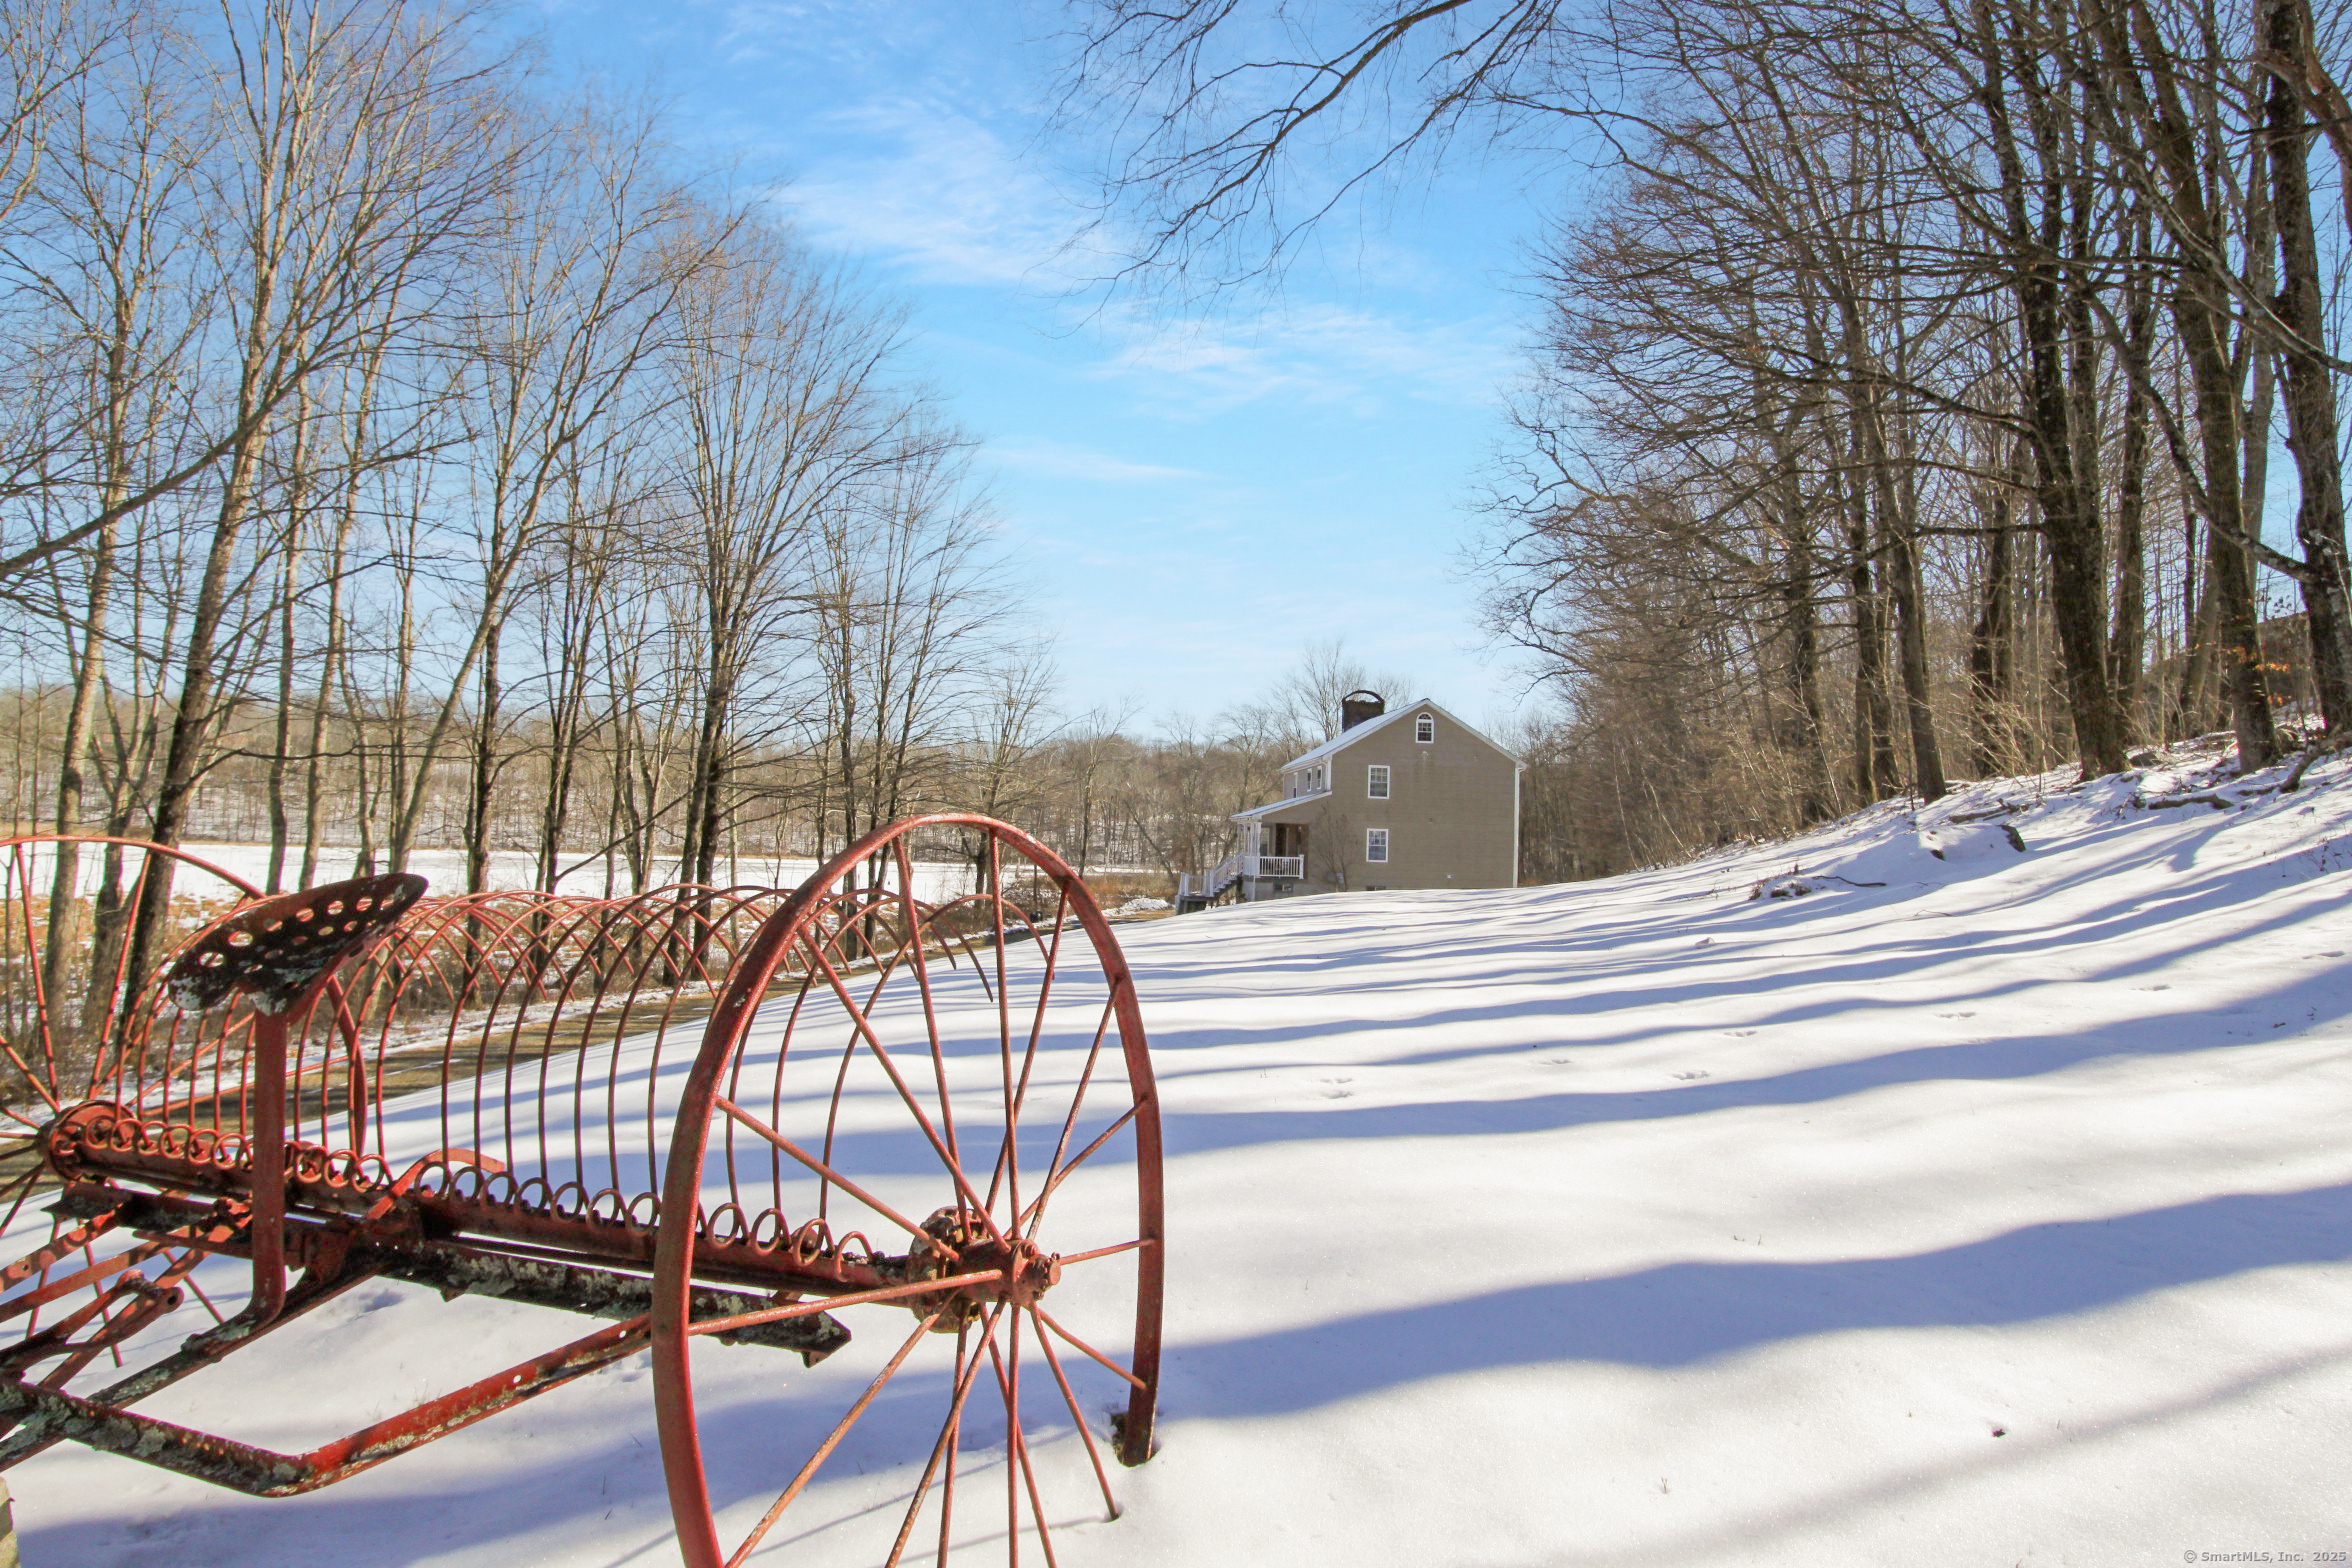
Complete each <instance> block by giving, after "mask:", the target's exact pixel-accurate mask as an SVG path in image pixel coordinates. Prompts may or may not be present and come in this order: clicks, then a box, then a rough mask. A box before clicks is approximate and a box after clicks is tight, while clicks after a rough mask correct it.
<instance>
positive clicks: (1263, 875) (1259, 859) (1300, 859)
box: [1176, 855, 1307, 905]
mask: <svg viewBox="0 0 2352 1568" xmlns="http://www.w3.org/2000/svg"><path fill="white" fill-rule="evenodd" d="M1306 874H1307V857H1306V856H1304V855H1227V856H1226V857H1225V858H1224V859H1223V860H1220V861H1218V862H1217V866H1216V869H1215V870H1213V871H1209V872H1206V873H1204V874H1202V875H1200V876H1197V877H1196V876H1193V875H1192V874H1191V873H1189V872H1178V873H1177V874H1176V900H1177V903H1178V904H1179V905H1182V904H1183V902H1184V901H1185V900H1187V899H1192V898H1198V899H1203V900H1205V901H1207V902H1210V903H1214V902H1216V901H1217V900H1218V899H1220V898H1222V897H1224V896H1225V890H1226V889H1227V888H1229V887H1231V886H1233V884H1234V883H1236V882H1238V881H1240V880H1241V879H1242V878H1244V877H1251V878H1257V879H1268V878H1275V877H1285V878H1288V879H1290V880H1292V881H1298V880H1301V879H1303V878H1304V877H1305V876H1306Z"/></svg>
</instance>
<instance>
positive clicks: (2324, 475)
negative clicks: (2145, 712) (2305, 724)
mask: <svg viewBox="0 0 2352 1568" xmlns="http://www.w3.org/2000/svg"><path fill="white" fill-rule="evenodd" d="M2263 35H2264V36H2263V43H2264V46H2265V48H2266V50H2267V52H2268V53H2269V55H2270V57H2271V59H2272V60H2273V61H2274V62H2278V63H2274V64H2273V66H2272V75H2271V77H2270V82H2269V91H2268V94H2267V98H2268V104H2267V107H2268V115H2267V120H2268V124H2267V126H2266V132H2267V140H2268V142H2269V149H2268V150H2269V154H2270V160H2269V161H2270V197H2271V200H2270V207H2271V218H2272V222H2273V224H2274V225H2275V227H2276V230H2277V233H2278V240H2279V261H2280V271H2279V289H2278V293H2277V296H2276V298H2275V300H2274V302H2273V308H2274V311H2275V313H2276V315H2277V317H2278V320H2279V324H2280V326H2281V327H2282V328H2284V331H2283V333H2282V334H2281V335H2280V342H2279V359H2280V362H2281V364H2282V365H2283V367H2284V369H2285V371H2286V376H2285V381H2286V405H2287V446H2288V449H2289V450H2290V451H2292V452H2293V453H2294V456H2295V472H2296V477H2297V479H2298V480H2300V482H2301V487H2302V500H2301V502H2300V504H2299V505H2298V506H2297V507H2296V510H2295V537H2296V540H2297V542H2298V543H2299V544H2300V545H2301V546H2302V551H2303V562H2304V565H2305V566H2306V567H2308V568H2309V575H2308V576H2306V577H2305V578H2304V579H2303V583H2302V588H2303V609H2304V613H2305V615H2306V617H2307V618H2308V631H2309V634H2310V641H2311V673H2312V680H2313V683H2314V684H2315V685H2316V686H2317V688H2318V691H2319V709H2320V713H2321V714H2322V715H2323V716H2324V717H2325V718H2326V720H2327V729H2328V736H2329V738H2330V739H2331V740H2333V739H2338V738H2341V737H2342V736H2343V735H2345V734H2346V733H2348V732H2352V731H2348V727H2352V577H2348V576H2347V572H2346V564H2345V547H2344V476H2343V469H2342V462H2341V457H2340V447H2339V441H2340V438H2341V433H2340V431H2339V430H2338V428H2337V412H2336V372H2335V371H2334V369H2333V368H2332V367H2330V366H2329V364H2328V363H2327V359H2326V354H2325V345H2326V333H2327V308H2326V301H2325V298H2324V295H2323V292H2322V281H2321V272H2320V260H2319V242H2318V237H2317V234H2316V232H2315V230H2314V226H2313V222H2312V214H2311V176H2310V170H2309V167H2308V163H2307V159H2308V157H2309V151H2310V145H2311V135H2312V127H2311V123H2310V121H2309V120H2308V119H2307V118H2306V117H2305V116H2304V112H2303V101H2302V98H2301V96H2300V95H2299V94H2298V93H2297V91H2296V89H2295V85H2294V83H2293V82H2291V81H2290V80H2289V79H2288V76H2287V75H2286V74H2285V70H2286V66H2285V62H2292V61H2297V60H2301V59H2303V58H2305V57H2307V56H2308V55H2309V54H2310V53H2311V49H2312V42H2311V15H2310V11H2309V8H2308V6H2307V4H2306V3H2304V0H2267V3H2266V4H2265V6H2264V7H2263Z"/></svg>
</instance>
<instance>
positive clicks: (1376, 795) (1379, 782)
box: [1364, 762, 1388, 800]
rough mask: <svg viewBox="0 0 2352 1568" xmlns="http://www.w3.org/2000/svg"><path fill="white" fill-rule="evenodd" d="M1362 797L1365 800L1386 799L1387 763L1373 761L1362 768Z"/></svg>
mask: <svg viewBox="0 0 2352 1568" xmlns="http://www.w3.org/2000/svg"><path fill="white" fill-rule="evenodd" d="M1364 798H1365V799H1367V800H1386V799H1388V764H1387V763H1385V762H1375V763H1373V764H1372V765H1371V766H1370V767H1368V768H1366V769H1365V770H1364Z"/></svg>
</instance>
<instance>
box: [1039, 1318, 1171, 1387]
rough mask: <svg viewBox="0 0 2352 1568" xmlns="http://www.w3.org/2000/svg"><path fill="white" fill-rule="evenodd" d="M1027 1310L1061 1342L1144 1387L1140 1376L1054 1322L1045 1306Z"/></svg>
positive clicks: (1136, 1384) (1137, 1385)
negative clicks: (1057, 1335) (1058, 1337)
mask: <svg viewBox="0 0 2352 1568" xmlns="http://www.w3.org/2000/svg"><path fill="white" fill-rule="evenodd" d="M1029 1310H1030V1311H1031V1312H1034V1313H1036V1314H1037V1321H1038V1322H1040V1323H1043V1324H1044V1325H1045V1326H1046V1327H1047V1328H1050V1329H1052V1330H1053V1331H1054V1332H1055V1333H1057V1334H1059V1335H1061V1336H1062V1339H1063V1342H1064V1343H1066V1344H1068V1345H1069V1346H1070V1348H1071V1349H1073V1350H1077V1351H1081V1352H1083V1353H1084V1354H1086V1355H1088V1356H1091V1357H1093V1358H1094V1359H1095V1360H1096V1361H1097V1362H1100V1363H1101V1364H1102V1365H1103V1366H1105V1367H1108V1368H1109V1369H1110V1370H1111V1371H1113V1372H1116V1373H1118V1374H1119V1376H1121V1377H1123V1378H1125V1379H1126V1380H1127V1381H1128V1382H1130V1383H1132V1384H1134V1385H1135V1386H1136V1387H1137V1388H1142V1387H1144V1381H1143V1379H1142V1378H1139V1377H1137V1376H1136V1375H1135V1374H1134V1373H1132V1372H1130V1371H1128V1370H1127V1369H1126V1368H1125V1367H1123V1366H1121V1365H1119V1363H1118V1362H1116V1361H1113V1360H1112V1359H1111V1358H1110V1357H1108V1356H1106V1355H1104V1354H1103V1353H1102V1352H1101V1351H1099V1350H1097V1349H1095V1348H1094V1347H1093V1346H1092V1345H1089V1344H1088V1343H1087V1342H1086V1341H1085V1340H1083V1339H1080V1338H1079V1337H1078V1336H1077V1335H1075V1334H1073V1333H1071V1332H1070V1331H1069V1330H1068V1329H1066V1328H1064V1327H1062V1326H1061V1325H1060V1324H1059V1323H1056V1322H1055V1321H1054V1320H1053V1318H1052V1317H1051V1316H1049V1315H1048V1314H1047V1312H1046V1310H1045V1308H1043V1307H1031V1308H1030V1309H1029Z"/></svg>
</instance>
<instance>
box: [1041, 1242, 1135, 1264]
mask: <svg viewBox="0 0 2352 1568" xmlns="http://www.w3.org/2000/svg"><path fill="white" fill-rule="evenodd" d="M1142 1245H1143V1242H1142V1240H1141V1239H1140V1238H1138V1239H1137V1240H1134V1241H1122V1242H1120V1243H1119V1244H1118V1245H1117V1246H1115V1247H1089V1248H1088V1249H1087V1250H1086V1251H1084V1252H1072V1253H1067V1254H1065V1255H1064V1256H1063V1257H1062V1259H1061V1264H1062V1267H1064V1268H1068V1267H1069V1266H1070V1265H1071V1264H1073V1263H1092V1262H1093V1261H1094V1260H1095V1259H1096V1258H1110V1257H1116V1256H1118V1255H1119V1254H1120V1253H1122V1252H1133V1251H1134V1250H1135V1249H1136V1248H1138V1247H1140V1246H1142Z"/></svg>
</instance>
